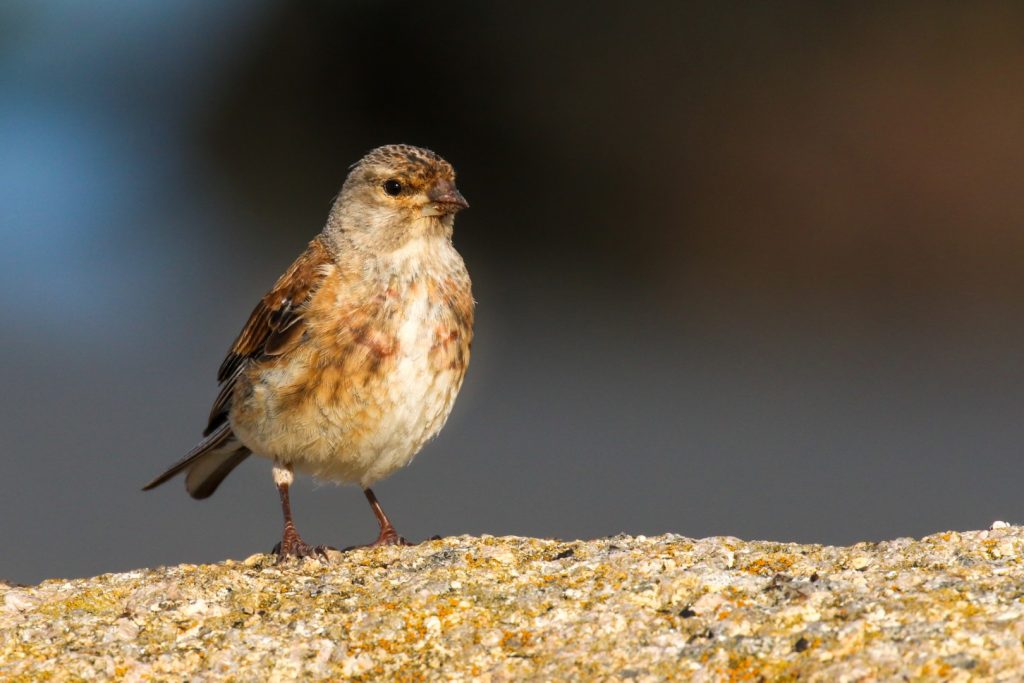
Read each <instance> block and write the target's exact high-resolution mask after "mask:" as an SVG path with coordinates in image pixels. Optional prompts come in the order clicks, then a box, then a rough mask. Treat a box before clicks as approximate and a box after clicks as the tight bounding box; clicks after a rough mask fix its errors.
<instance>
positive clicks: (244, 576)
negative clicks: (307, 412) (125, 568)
mask: <svg viewBox="0 0 1024 683" xmlns="http://www.w3.org/2000/svg"><path fill="white" fill-rule="evenodd" d="M1022 550H1024V529H1022V528H1021V527H1012V526H1006V525H1003V526H1001V527H998V528H993V529H991V530H988V531H975V532H963V533H957V532H947V533H942V534H936V535H933V536H929V537H927V538H924V539H920V540H912V539H897V540H894V541H887V542H884V543H861V544H857V545H855V546H851V547H844V548H841V547H830V546H819V545H797V544H784V543H768V542H744V541H741V540H739V539H735V538H729V537H721V538H708V539H701V540H694V539H689V538H684V537H681V536H675V535H666V536H658V537H653V538H645V537H643V536H615V537H611V538H605V539H598V540H592V541H570V542H563V541H552V540H539V539H532V538H514V537H508V538H493V537H488V536H485V537H482V538H473V537H467V536H463V537H455V538H447V539H443V540H439V541H430V542H427V543H424V544H422V545H419V546H414V547H389V548H378V549H362V550H355V551H350V552H348V553H345V554H332V556H331V560H330V561H329V562H326V563H321V562H318V561H315V560H304V561H302V562H292V563H286V564H283V565H277V564H275V563H274V558H272V557H270V556H267V555H255V556H253V557H251V558H249V559H247V560H245V561H241V562H237V561H231V560H228V561H226V562H223V563H220V564H216V565H207V566H195V565H179V566H176V567H161V568H157V569H147V570H138V571H132V572H126V573H121V574H106V575H103V576H98V577H94V578H88V579H75V580H50V581H45V582H43V583H41V584H39V585H38V586H32V587H18V586H11V585H9V584H5V583H2V582H0V679H2V680H5V681H8V680H14V681H18V680H25V681H35V680H46V679H52V680H66V679H77V678H81V679H86V678H98V679H118V680H127V681H135V680H139V681H141V680H182V679H183V678H189V679H195V678H203V679H205V680H222V679H223V680H271V681H273V680H282V681H283V680H295V679H301V680H337V679H345V678H351V679H359V680H399V681H401V680H491V681H515V680H524V679H525V680H530V679H533V680H595V679H597V680H630V681H637V682H640V681H659V680H666V679H687V680H695V681H739V680H771V681H777V680H798V679H799V680H810V681H815V680H819V681H840V680H846V681H858V680H865V681H866V680H894V679H902V678H907V679H910V680H922V679H923V680H932V679H934V680H953V681H958V680H964V681H966V680H985V679H993V680H994V679H1007V680H1010V679H1013V678H1014V677H1015V676H1019V675H1020V672H1021V671H1024V647H1022V638H1024V620H1022V619H1021V616H1022V615H1024V602H1022V601H1024V592H1022V590H1021V586H1022V585H1024V568H1022V565H1021V557H1022Z"/></svg>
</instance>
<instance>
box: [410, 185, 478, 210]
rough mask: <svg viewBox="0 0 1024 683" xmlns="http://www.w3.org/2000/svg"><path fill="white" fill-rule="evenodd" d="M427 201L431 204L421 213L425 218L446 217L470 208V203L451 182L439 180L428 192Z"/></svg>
mask: <svg viewBox="0 0 1024 683" xmlns="http://www.w3.org/2000/svg"><path fill="white" fill-rule="evenodd" d="M427 199H428V200H430V203H429V204H427V205H426V206H424V207H423V210H422V211H421V213H422V215H424V216H444V215H446V214H450V213H458V212H459V211H462V210H463V209H468V208H469V202H467V201H466V198H465V197H463V196H462V193H461V192H459V188H457V187H455V183H454V182H453V181H451V180H438V181H437V182H436V183H434V184H433V185H432V186H431V187H430V189H429V190H427Z"/></svg>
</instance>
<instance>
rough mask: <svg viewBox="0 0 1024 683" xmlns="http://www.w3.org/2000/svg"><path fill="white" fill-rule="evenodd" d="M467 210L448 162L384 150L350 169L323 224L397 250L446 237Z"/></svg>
mask: <svg viewBox="0 0 1024 683" xmlns="http://www.w3.org/2000/svg"><path fill="white" fill-rule="evenodd" d="M468 206H469V203H468V202H467V201H466V199H465V197H463V196H462V194H461V193H460V192H459V190H458V188H457V187H456V186H455V170H454V169H453V168H452V166H451V164H449V163H448V162H447V161H445V160H444V159H442V158H441V157H440V156H438V155H437V154H435V153H434V152H431V151H430V150H428V149H423V148H422V147H413V146H411V145H386V146H384V147H378V148H377V149H374V150H372V151H370V152H369V153H368V154H367V155H366V156H364V157H363V158H362V159H360V160H359V161H358V162H356V163H355V164H353V165H352V168H351V169H350V170H349V174H348V178H346V180H345V184H344V185H343V186H342V188H341V192H340V193H339V194H338V197H337V199H336V200H335V202H334V206H333V208H332V209H331V217H330V219H329V220H328V224H327V225H328V229H329V230H330V229H334V230H338V231H339V232H341V233H344V234H346V235H347V236H348V237H349V238H354V239H356V240H358V241H359V242H362V243H369V244H372V245H373V246H374V247H375V248H388V247H397V246H400V245H402V244H404V243H405V242H406V241H408V240H409V239H412V238H414V237H418V236H425V235H431V234H436V235H443V236H448V237H450V236H451V232H452V224H453V222H454V218H455V214H456V213H458V212H459V211H461V210H462V209H465V208H467V207H468Z"/></svg>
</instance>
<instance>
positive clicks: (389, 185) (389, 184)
mask: <svg viewBox="0 0 1024 683" xmlns="http://www.w3.org/2000/svg"><path fill="white" fill-rule="evenodd" d="M384 192H386V193H387V194H388V195H390V196H392V197H397V196H398V195H400V194H401V193H402V183H400V182H398V181H397V180H395V179H394V178H388V179H387V180H385V181H384Z"/></svg>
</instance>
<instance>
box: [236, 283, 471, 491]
mask: <svg viewBox="0 0 1024 683" xmlns="http://www.w3.org/2000/svg"><path fill="white" fill-rule="evenodd" d="M436 317H437V316H436V312H434V311H432V310H431V307H430V306H429V305H428V304H427V303H426V302H425V301H419V300H417V301H413V302H412V303H411V305H410V306H409V308H408V309H407V311H406V315H404V316H402V317H401V318H399V320H398V323H397V324H396V325H395V327H394V329H393V334H390V335H387V337H388V340H389V342H391V343H389V344H384V345H383V346H384V347H386V348H387V349H388V350H389V353H385V354H383V356H381V355H373V354H370V355H366V356H354V355H353V354H342V355H341V356H339V358H341V359H343V361H344V359H349V360H350V359H351V358H353V357H359V358H363V360H362V361H361V362H360V363H359V364H357V365H353V364H352V363H351V362H339V363H338V364H334V365H327V366H323V364H322V362H321V361H322V359H323V357H324V355H323V354H320V355H316V354H307V355H306V356H305V357H296V358H295V359H294V360H292V361H290V362H288V363H286V364H283V365H276V366H273V367H271V368H268V369H265V370H263V371H262V372H260V373H259V374H258V375H257V376H256V377H254V380H255V381H253V382H251V384H250V386H249V387H248V388H247V391H245V397H244V398H243V399H242V400H241V401H240V402H239V403H240V407H238V409H236V408H235V407H233V409H232V426H233V428H234V429H235V432H236V434H238V436H239V438H241V439H242V442H243V443H245V444H246V445H247V446H248V447H249V448H250V449H251V450H253V451H254V452H256V453H259V454H261V455H265V456H267V457H271V458H273V459H275V460H277V461H279V462H283V463H289V464H291V465H293V466H294V467H295V468H296V469H298V470H300V471H304V472H307V473H309V474H312V475H313V476H315V477H317V478H320V479H325V480H329V481H335V482H339V483H359V484H360V485H362V486H364V487H365V486H369V485H371V484H372V483H373V482H375V481H378V480H380V479H383V478H384V477H387V476H388V475H390V474H392V473H393V472H395V471H396V470H398V469H400V468H401V467H404V466H405V465H407V464H409V462H410V461H411V460H412V459H413V457H414V456H415V455H416V453H417V452H418V451H419V450H420V448H422V446H423V444H424V443H426V442H427V441H428V440H429V439H430V438H431V437H433V436H434V435H436V434H437V432H438V431H440V429H441V427H443V426H444V423H445V421H446V420H447V418H448V415H449V413H450V412H451V409H452V406H453V404H454V402H455V397H456V394H457V393H458V390H459V387H460V386H461V383H462V377H463V373H464V370H465V368H464V365H463V366H462V367H459V366H458V364H453V363H450V362H447V357H446V355H447V354H444V353H443V351H444V349H443V347H444V345H445V339H444V338H443V337H442V338H439V334H438V332H439V325H438V324H437V320H436ZM440 329H441V331H442V332H443V331H444V330H443V326H441V328H440ZM376 343H377V344H378V345H381V339H380V338H377V339H376ZM439 352H440V353H441V355H442V357H440V358H439ZM312 368H316V369H315V370H314V369H312Z"/></svg>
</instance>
